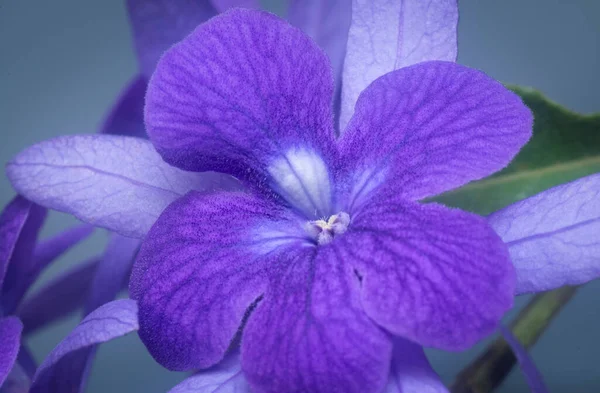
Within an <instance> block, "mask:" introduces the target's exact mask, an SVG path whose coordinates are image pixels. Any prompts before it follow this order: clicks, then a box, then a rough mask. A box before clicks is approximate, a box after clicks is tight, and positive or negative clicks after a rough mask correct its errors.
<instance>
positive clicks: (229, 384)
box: [169, 354, 252, 393]
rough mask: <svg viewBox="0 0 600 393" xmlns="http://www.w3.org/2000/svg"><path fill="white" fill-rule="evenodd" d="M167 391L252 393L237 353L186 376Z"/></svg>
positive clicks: (174, 392)
mask: <svg viewBox="0 0 600 393" xmlns="http://www.w3.org/2000/svg"><path fill="white" fill-rule="evenodd" d="M169 393H252V392H251V391H250V386H249V385H248V383H247V382H246V378H245V377H244V374H243V373H242V367H241V365H240V359H239V355H237V354H236V355H233V356H231V357H230V358H229V359H228V360H226V361H224V362H221V363H219V364H218V365H217V366H215V367H214V368H212V369H210V370H206V371H202V372H200V373H198V374H196V375H192V376H191V377H189V378H187V379H186V380H184V381H183V382H181V383H180V384H179V385H177V386H175V387H174V388H173V389H171V390H169Z"/></svg>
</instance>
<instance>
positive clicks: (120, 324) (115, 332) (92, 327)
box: [30, 299, 138, 393]
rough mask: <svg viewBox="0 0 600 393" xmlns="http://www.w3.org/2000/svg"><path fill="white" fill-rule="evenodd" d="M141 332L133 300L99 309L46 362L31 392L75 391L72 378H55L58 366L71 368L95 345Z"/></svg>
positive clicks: (53, 351) (74, 330) (85, 319)
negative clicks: (76, 360) (137, 331)
mask: <svg viewBox="0 0 600 393" xmlns="http://www.w3.org/2000/svg"><path fill="white" fill-rule="evenodd" d="M137 329H138V321H137V306H136V303H135V301H133V300H131V299H121V300H115V301H113V302H110V303H107V304H105V305H103V306H102V307H100V308H98V309H96V310H95V311H94V312H92V313H91V314H90V315H88V316H87V317H85V318H84V319H83V321H81V323H80V324H79V325H77V327H75V329H73V331H71V333H69V335H68V336H67V337H66V338H65V339H64V340H63V341H61V342H60V343H59V344H58V345H57V346H56V348H54V349H53V350H52V352H50V354H49V355H48V356H47V357H46V359H44V361H43V362H42V364H41V365H40V367H39V368H38V370H37V372H36V374H35V376H34V378H33V383H32V386H31V391H30V393H62V392H73V390H72V386H71V382H72V381H71V380H70V379H69V375H63V376H62V377H61V378H55V370H56V369H57V367H64V366H65V365H68V364H69V363H70V362H71V361H72V360H73V356H76V355H77V354H78V353H80V351H82V350H83V351H84V350H86V349H87V348H89V347H90V346H92V345H97V344H101V343H104V342H107V341H110V340H113V339H115V338H118V337H121V336H124V335H126V334H128V333H131V332H134V331H136V330H137ZM71 364H72V363H71ZM75 391H79V389H77V390H75Z"/></svg>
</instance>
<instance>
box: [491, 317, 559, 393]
mask: <svg viewBox="0 0 600 393" xmlns="http://www.w3.org/2000/svg"><path fill="white" fill-rule="evenodd" d="M500 332H501V333H502V336H503V337H504V339H505V340H506V342H507V343H508V345H510V348H511V349H512V351H513V353H514V354H515V356H516V357H517V360H518V361H519V365H520V366H521V371H522V372H523V374H525V378H526V379H527V384H528V385H529V388H530V389H531V393H548V388H547V387H546V384H545V383H544V379H543V378H542V375H541V374H540V372H539V370H538V369H537V367H536V366H535V363H533V360H532V359H531V358H530V357H529V354H528V353H527V350H526V349H525V348H523V346H522V345H521V343H520V342H519V340H518V339H517V338H516V337H515V336H514V335H513V334H512V332H511V331H510V329H508V328H506V327H504V326H502V325H500Z"/></svg>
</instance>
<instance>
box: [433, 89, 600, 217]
mask: <svg viewBox="0 0 600 393" xmlns="http://www.w3.org/2000/svg"><path fill="white" fill-rule="evenodd" d="M509 88H510V89H511V90H513V91H514V92H516V93H517V94H519V95H520V96H521V98H522V99H523V102H524V103H525V104H526V105H527V106H528V107H529V108H530V109H531V111H532V112H533V114H534V118H535V120H534V126H533V137H532V138H531V140H530V141H529V143H527V145H525V146H524V147H523V149H522V150H521V151H520V152H519V154H518V155H517V156H516V157H515V159H514V160H513V161H512V162H511V164H510V165H509V166H508V167H506V168H504V169H503V170H502V171H500V172H498V173H496V174H495V175H493V176H491V177H488V178H486V179H483V180H480V181H477V182H473V183H469V184H467V185H466V186H464V187H462V188H459V189H457V190H454V191H450V192H447V193H445V194H442V195H440V196H438V197H435V198H433V199H431V200H430V201H436V202H441V203H443V204H445V205H448V206H453V207H459V208H461V209H464V210H468V211H472V212H475V213H478V214H482V215H485V214H489V213H492V212H494V211H496V210H498V209H501V208H503V207H505V206H507V205H510V204H511V203H514V202H516V201H519V200H521V199H524V198H527V197H530V196H532V195H535V194H537V193H539V192H541V191H544V190H546V189H548V188H551V187H554V186H557V185H559V184H562V183H567V182H569V181H572V180H575V179H578V178H580V177H583V176H587V175H590V174H593V173H596V172H600V113H599V114H594V115H581V114H578V113H575V112H571V111H569V110H568V109H566V108H564V107H562V106H560V105H558V104H556V103H554V102H552V101H550V100H548V99H547V98H546V97H544V96H543V95H542V94H541V93H540V92H538V91H536V90H533V89H530V88H524V87H518V86H509Z"/></svg>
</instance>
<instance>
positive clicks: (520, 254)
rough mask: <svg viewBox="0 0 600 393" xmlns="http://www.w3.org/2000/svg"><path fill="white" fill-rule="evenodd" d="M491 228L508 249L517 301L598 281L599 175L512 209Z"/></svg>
mask: <svg viewBox="0 0 600 393" xmlns="http://www.w3.org/2000/svg"><path fill="white" fill-rule="evenodd" d="M489 223H490V225H491V226H492V227H493V228H494V229H495V230H496V232H497V233H498V234H499V235H500V237H502V240H504V242H505V243H506V244H507V246H508V249H509V252H510V257H511V259H512V262H513V264H514V266H515V268H516V270H517V288H516V294H517V295H518V294H522V293H527V292H541V291H548V290H551V289H554V288H557V287H560V286H563V285H577V284H582V283H584V282H587V281H590V280H593V279H595V278H598V277H599V276H600V235H599V234H600V174H596V175H591V176H587V177H584V178H582V179H579V180H575V181H573V182H571V183H567V184H562V185H560V186H558V187H554V188H551V189H549V190H547V191H544V192H542V193H540V194H537V195H535V196H533V197H531V198H528V199H525V200H522V201H520V202H517V203H515V204H513V205H510V206H508V207H506V208H504V209H502V210H500V211H498V212H496V213H493V214H492V215H490V217H489Z"/></svg>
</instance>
